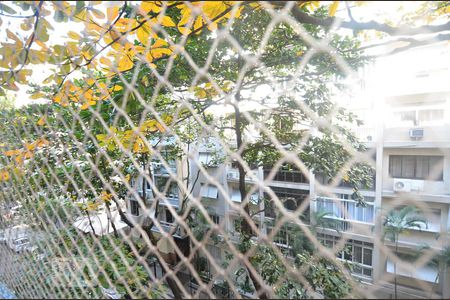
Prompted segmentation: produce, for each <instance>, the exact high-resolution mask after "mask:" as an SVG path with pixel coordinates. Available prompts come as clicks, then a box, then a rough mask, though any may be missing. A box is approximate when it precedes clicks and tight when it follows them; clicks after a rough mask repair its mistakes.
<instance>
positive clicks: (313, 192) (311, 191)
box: [309, 170, 317, 223]
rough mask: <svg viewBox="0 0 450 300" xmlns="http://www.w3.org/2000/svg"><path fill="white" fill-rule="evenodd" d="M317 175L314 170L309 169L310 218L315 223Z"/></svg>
mask: <svg viewBox="0 0 450 300" xmlns="http://www.w3.org/2000/svg"><path fill="white" fill-rule="evenodd" d="M316 197H317V195H316V177H315V175H314V172H313V171H312V170H309V219H310V223H315V220H313V218H314V212H316V210H317V208H316V201H314V200H315V199H316Z"/></svg>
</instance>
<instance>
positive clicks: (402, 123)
mask: <svg viewBox="0 0 450 300" xmlns="http://www.w3.org/2000/svg"><path fill="white" fill-rule="evenodd" d="M418 57H419V58H420V57H422V58H421V59H418ZM448 57H450V47H449V44H448V43H438V44H434V45H429V46H423V47H417V48H414V49H411V50H408V51H405V52H402V53H399V54H395V55H391V56H387V57H385V58H383V59H381V60H380V61H378V62H377V63H376V64H375V65H373V66H371V67H370V68H368V70H366V72H368V74H367V76H365V81H364V83H365V84H364V86H363V87H362V88H361V89H360V91H359V92H360V93H359V94H358V93H356V96H353V97H350V98H349V99H348V100H347V101H348V103H344V105H346V107H348V108H350V110H352V111H353V112H355V113H356V114H358V115H359V116H360V117H361V118H362V119H363V120H364V121H365V125H364V127H360V128H352V129H351V130H354V132H355V134H356V135H357V136H358V137H359V138H360V139H361V140H362V141H364V142H365V143H366V145H367V147H368V149H369V150H368V157H370V158H371V159H370V160H371V161H370V163H371V165H372V166H373V168H374V170H375V173H374V176H373V187H372V188H371V189H367V190H361V191H360V193H361V195H362V196H363V197H364V200H365V203H366V205H365V206H364V207H363V206H358V205H357V202H356V201H355V200H353V199H352V194H353V189H352V187H350V186H349V185H348V184H346V183H345V182H340V183H338V184H337V185H336V184H334V185H333V184H331V183H330V182H329V180H327V179H326V178H324V177H323V176H321V175H320V174H314V173H313V172H309V174H307V175H306V174H304V173H303V172H301V171H300V170H298V169H296V168H295V167H292V166H289V165H283V166H282V167H280V168H279V169H278V170H272V168H264V167H257V168H253V169H252V170H251V172H247V175H246V179H245V182H246V185H247V188H248V189H249V191H250V193H249V200H250V202H254V203H256V204H255V205H256V206H257V207H256V208H255V210H257V211H258V213H257V214H255V216H253V219H254V221H255V223H256V224H257V226H258V228H259V230H260V232H261V234H267V235H270V234H271V233H272V228H273V220H274V218H275V217H276V216H275V215H276V211H277V210H276V209H274V207H271V206H270V203H267V202H265V201H258V200H260V199H263V198H270V195H268V194H267V188H270V190H271V191H272V192H273V193H274V194H275V195H277V197H278V198H279V199H280V200H282V202H283V205H284V208H285V209H287V210H288V211H292V212H294V211H296V210H298V209H300V210H301V211H302V215H303V216H304V218H303V219H302V220H303V221H304V223H305V224H307V225H308V224H310V223H311V222H312V223H314V222H315V217H316V215H317V213H319V212H326V213H327V214H326V215H325V218H326V219H329V220H331V221H332V222H327V223H326V225H323V226H320V227H319V228H317V232H316V235H317V239H318V241H320V242H321V243H322V244H323V245H325V246H328V247H334V246H335V245H337V244H339V241H340V240H341V239H345V240H346V242H345V249H347V251H339V252H338V253H337V257H338V259H340V260H342V261H347V262H349V263H350V264H351V265H352V268H351V270H352V274H353V275H354V276H355V278H357V279H359V280H360V281H361V283H362V284H365V285H367V287H368V289H369V290H370V291H371V292H372V293H373V294H374V295H376V296H377V297H381V298H384V297H385V298H389V297H393V290H394V286H393V282H394V262H395V261H397V260H396V259H395V256H394V255H393V253H394V252H395V251H398V253H399V254H398V257H399V259H400V260H401V261H398V262H397V282H398V296H399V297H402V298H404V297H407V298H411V297H413V298H428V297H443V298H449V297H450V285H449V284H448V283H449V282H450V273H449V272H450V271H449V268H448V267H446V266H444V265H443V264H442V262H439V261H438V262H435V263H433V262H432V260H431V257H428V258H429V259H428V260H427V262H421V261H420V260H419V261H416V260H415V259H416V257H417V253H418V251H419V250H418V249H420V248H421V247H422V248H423V247H424V246H426V247H427V249H431V250H430V251H428V252H430V253H439V252H440V251H442V250H444V249H445V248H446V247H449V246H450V240H449V231H450V210H449V207H450V121H449V120H450V118H449V117H450V86H449V85H448V78H450V61H449V60H448ZM374 112H375V113H374ZM374 115H375V117H373V116H374ZM221 148H222V146H221V145H220V143H217V142H214V140H209V141H202V142H201V143H199V144H198V145H197V148H195V149H194V150H191V151H190V153H193V157H190V158H184V159H183V160H181V161H168V162H166V165H167V166H164V164H162V163H159V162H158V160H155V162H154V163H153V164H152V166H151V168H152V174H153V178H152V179H153V181H154V183H155V185H156V186H157V187H158V190H160V191H161V190H162V191H164V193H165V197H164V201H160V205H159V207H158V208H157V209H158V210H159V213H158V219H159V220H160V223H161V227H164V228H162V229H163V230H165V231H166V232H170V233H171V234H172V235H173V236H174V237H175V238H176V239H177V240H180V241H181V242H180V243H183V239H186V237H187V236H188V233H187V232H186V229H185V228H184V229H183V228H182V226H181V228H180V226H178V227H177V228H176V229H174V228H175V227H176V225H174V224H177V222H176V220H175V218H174V216H173V214H174V212H176V211H177V209H179V208H180V206H181V205H183V202H184V201H185V200H186V199H182V198H183V195H184V194H185V193H183V192H182V191H180V189H179V188H178V187H177V180H178V183H179V182H181V181H182V180H183V178H186V176H188V177H189V183H188V187H187V188H188V189H189V190H191V191H192V195H193V196H194V197H195V198H196V199H199V201H200V202H201V204H202V205H203V207H205V209H206V210H207V212H208V214H209V217H210V219H211V221H212V222H213V223H215V224H216V225H217V226H219V227H220V230H219V231H218V232H222V233H223V232H226V233H227V236H228V237H229V238H230V239H231V240H233V239H234V240H235V241H238V237H239V230H238V229H237V228H238V227H239V222H241V217H240V211H239V209H238V205H239V203H240V201H241V195H240V192H239V187H238V180H239V172H238V169H237V167H236V162H234V161H232V159H230V158H229V157H227V156H226V155H224V154H225V152H224V151H223V150H221ZM217 157H219V158H220V157H222V158H223V157H224V159H217ZM200 169H203V171H200ZM180 180H181V181H180ZM258 183H263V185H260V184H258ZM135 185H136V186H137V189H138V190H139V193H141V194H142V189H143V187H144V186H146V185H145V183H144V184H143V183H142V179H141V178H136V179H135ZM146 189H147V192H146V195H148V198H147V200H148V201H146V205H151V203H152V196H151V195H152V193H151V188H150V186H147V187H146ZM323 191H326V193H324V192H323ZM406 205H414V206H416V207H417V208H418V209H419V210H420V212H421V214H422V215H423V216H424V217H425V218H426V219H427V221H428V222H427V226H424V227H423V228H421V229H418V228H407V229H406V230H405V231H404V232H403V233H402V234H401V235H400V237H399V239H398V247H397V248H398V249H397V250H396V249H395V248H396V247H395V243H392V242H390V241H389V240H388V239H385V238H384V227H383V220H384V216H385V215H386V214H387V213H388V212H389V211H391V210H393V209H400V208H401V207H404V206H406ZM127 207H128V214H130V215H132V216H133V217H134V218H136V220H137V221H139V218H140V217H141V216H142V214H141V212H140V207H139V204H138V202H137V201H136V200H133V197H130V199H129V200H128V203H127ZM169 207H171V208H172V209H170V208H169ZM170 228H172V229H173V230H172V231H170ZM158 230H159V231H160V230H161V228H155V232H157V231H158ZM273 241H274V243H276V245H277V246H279V247H280V249H282V250H283V253H286V255H287V256H289V249H290V247H291V245H292V236H290V235H289V231H288V230H283V229H280V230H279V231H278V232H277V233H276V234H274V235H273ZM184 243H186V241H185V242H184ZM177 244H178V242H177ZM221 245H222V244H220V243H217V241H215V242H213V241H212V240H211V241H208V243H207V246H206V247H205V249H206V250H207V251H208V253H209V254H210V256H211V257H213V258H214V260H215V261H216V263H217V265H221V263H222V262H223V261H224V260H225V259H226V247H223V246H221ZM158 246H159V247H160V248H161V251H162V252H164V253H167V259H168V260H169V261H171V262H173V263H175V262H176V261H177V257H176V254H175V251H174V249H173V245H171V243H169V242H167V241H166V240H165V239H162V240H161V241H160V244H159V245H158ZM428 252H427V253H428ZM424 253H425V252H424ZM197 255H198V256H199V257H202V256H205V254H204V252H203V253H202V251H201V250H200V251H199V253H198V254H197ZM209 260H210V259H209ZM201 268H202V271H203V274H204V275H205V277H206V280H207V279H208V278H211V277H212V274H213V273H214V268H213V267H211V265H210V264H208V263H207V264H206V265H202V267H201Z"/></svg>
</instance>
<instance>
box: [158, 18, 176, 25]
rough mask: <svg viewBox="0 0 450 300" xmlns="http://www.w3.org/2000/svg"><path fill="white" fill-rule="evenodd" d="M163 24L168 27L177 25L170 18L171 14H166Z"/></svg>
mask: <svg viewBox="0 0 450 300" xmlns="http://www.w3.org/2000/svg"><path fill="white" fill-rule="evenodd" d="M161 25H162V26H166V27H175V25H176V24H175V22H174V21H173V20H172V18H170V17H169V16H164V17H163V19H162V21H161Z"/></svg>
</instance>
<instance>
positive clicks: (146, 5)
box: [141, 1, 161, 13]
mask: <svg viewBox="0 0 450 300" xmlns="http://www.w3.org/2000/svg"><path fill="white" fill-rule="evenodd" d="M141 9H142V10H144V11H145V12H147V13H148V12H154V13H159V12H160V11H161V6H158V5H157V4H156V2H155V1H143V2H142V3H141Z"/></svg>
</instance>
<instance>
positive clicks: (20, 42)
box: [6, 29, 23, 48]
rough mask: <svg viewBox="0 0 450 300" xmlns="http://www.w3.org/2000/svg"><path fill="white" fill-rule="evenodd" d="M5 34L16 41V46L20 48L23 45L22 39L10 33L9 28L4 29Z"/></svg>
mask: <svg viewBox="0 0 450 300" xmlns="http://www.w3.org/2000/svg"><path fill="white" fill-rule="evenodd" d="M6 36H7V37H8V38H10V39H12V40H14V41H15V42H16V43H17V45H16V46H17V48H20V47H22V46H23V43H22V41H21V40H20V39H19V38H18V37H17V35H15V34H14V33H12V32H11V31H10V30H9V29H6Z"/></svg>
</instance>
